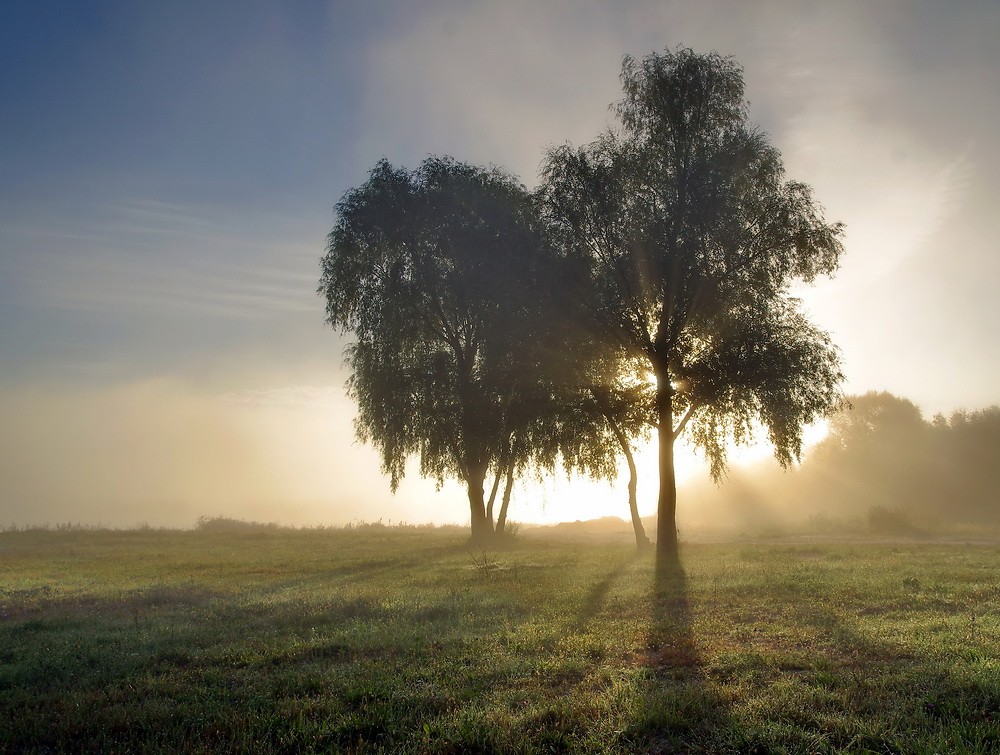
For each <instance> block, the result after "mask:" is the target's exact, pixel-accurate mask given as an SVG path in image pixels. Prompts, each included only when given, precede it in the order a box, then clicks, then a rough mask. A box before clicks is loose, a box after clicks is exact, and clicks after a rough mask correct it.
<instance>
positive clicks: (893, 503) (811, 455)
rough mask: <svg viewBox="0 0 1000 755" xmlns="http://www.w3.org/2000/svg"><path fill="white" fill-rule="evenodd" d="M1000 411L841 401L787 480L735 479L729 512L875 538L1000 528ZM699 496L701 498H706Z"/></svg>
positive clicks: (751, 472)
mask: <svg viewBox="0 0 1000 755" xmlns="http://www.w3.org/2000/svg"><path fill="white" fill-rule="evenodd" d="M998 460H1000V407H998V406H991V407H989V408H986V409H981V410H978V411H967V410H960V411H956V412H954V413H952V414H951V416H950V417H945V416H944V415H941V414H938V415H935V416H934V417H933V418H931V419H929V420H928V419H926V418H924V417H923V416H922V414H921V412H920V409H919V408H918V407H917V406H916V404H914V403H913V402H912V401H909V400H908V399H905V398H901V397H899V396H895V395H893V394H891V393H887V392H870V393H866V394H864V395H860V396H850V397H848V400H847V403H846V404H845V406H844V407H843V408H842V409H841V410H839V411H838V412H836V413H835V414H833V415H832V416H831V418H830V429H829V433H828V435H827V436H826V437H825V438H824V439H823V440H821V441H820V442H819V443H817V444H816V446H815V447H814V448H812V449H810V450H809V452H808V453H806V454H805V456H804V458H803V460H802V463H801V465H799V466H798V467H797V468H796V469H795V470H794V471H792V472H786V473H782V472H781V471H779V470H776V469H772V470H770V471H769V470H764V469H760V468H749V469H739V470H732V472H731V474H730V477H729V480H728V481H727V482H726V484H724V485H722V486H721V487H720V488H719V489H717V490H715V491H713V492H712V493H711V497H712V498H715V499H717V500H718V502H719V503H722V504H724V505H725V508H728V509H731V510H735V509H740V508H746V509H749V510H751V511H752V510H754V509H755V508H758V507H761V508H763V509H765V510H766V509H770V510H778V511H781V512H782V513H792V514H794V513H798V514H800V516H801V517H805V516H808V515H815V514H822V515H825V516H830V517H833V518H837V517H841V518H843V517H848V518H850V517H860V518H868V519H869V520H870V522H869V524H870V525H871V527H872V528H873V529H875V530H880V529H882V530H886V531H896V532H897V533H900V532H903V531H905V530H906V529H907V528H912V529H917V528H923V527H928V526H930V527H947V526H948V525H990V526H994V527H995V526H996V525H998V524H1000V464H998ZM696 495H700V496H706V495H707V494H706V493H705V492H704V491H699V492H698V493H696Z"/></svg>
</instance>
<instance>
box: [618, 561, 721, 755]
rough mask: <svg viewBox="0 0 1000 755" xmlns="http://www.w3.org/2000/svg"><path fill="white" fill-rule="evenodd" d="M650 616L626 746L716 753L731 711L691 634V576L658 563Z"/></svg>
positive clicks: (675, 566)
mask: <svg viewBox="0 0 1000 755" xmlns="http://www.w3.org/2000/svg"><path fill="white" fill-rule="evenodd" d="M652 573H653V580H652V585H651V593H652V594H651V598H652V600H651V615H650V624H649V632H648V634H647V638H646V647H645V648H644V649H643V650H642V652H641V654H640V663H641V664H642V665H643V666H644V667H645V668H646V670H647V674H646V676H645V678H644V680H643V683H642V688H641V690H640V703H639V706H638V708H637V710H636V715H635V719H634V721H633V724H632V726H631V727H630V729H629V730H628V731H627V732H625V735H624V738H625V743H626V744H627V745H628V746H629V747H630V748H631V749H632V751H635V752H655V753H660V752H712V751H716V750H718V749H719V744H720V742H722V741H724V739H725V737H720V734H721V733H722V732H723V731H725V730H727V729H729V728H730V726H731V719H730V714H729V710H728V707H727V705H726V703H725V701H724V699H723V698H722V696H721V695H720V694H719V693H718V691H717V690H716V689H715V687H714V686H713V685H712V683H711V681H710V680H709V679H708V677H707V675H706V674H705V672H704V668H703V662H702V658H701V656H700V654H699V652H698V648H697V643H696V642H695V639H694V633H693V630H692V611H691V603H690V599H689V597H688V587H687V575H686V574H685V572H684V568H683V566H681V563H680V561H679V560H676V559H663V558H657V560H656V562H655V564H654V567H653V570H652Z"/></svg>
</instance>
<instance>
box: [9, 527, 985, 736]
mask: <svg viewBox="0 0 1000 755" xmlns="http://www.w3.org/2000/svg"><path fill="white" fill-rule="evenodd" d="M998 555H1000V552H998V549H997V547H996V546H995V545H966V544H962V543H948V544H943V543H938V544H935V543H920V544H914V543H866V544H845V543H836V544H815V543H810V544H803V543H780V542H779V543H768V544H763V543H756V544H755V543H735V544H734V543H728V544H704V545H693V544H688V545H686V546H684V548H683V554H682V557H683V570H676V569H674V570H668V571H664V572H662V573H658V571H657V570H656V569H655V568H654V562H653V559H652V558H651V557H650V556H639V557H637V556H636V555H635V554H634V552H633V549H632V548H631V547H630V546H629V545H628V544H627V543H614V542H605V543H601V542H586V543H584V542H574V541H571V540H554V539H549V540H546V539H544V537H543V536H537V535H536V536H532V537H527V536H525V537H522V538H521V539H520V540H519V541H518V542H517V543H516V544H515V545H514V546H513V547H511V548H510V549H509V550H505V551H502V552H497V553H484V552H478V551H476V552H470V551H469V550H467V549H466V548H465V547H464V533H462V532H459V531H448V530H443V531H442V530H437V531H435V530H426V529H386V528H379V527H369V528H360V529H356V530H354V531H340V530H325V531H324V530H308V531H287V530H284V531H283V530H270V531H269V530H262V531H256V532H255V531H247V532H208V531H190V532H169V531H150V530H136V531H123V532H106V531H105V532H102V531H38V530H35V531H25V532H6V533H0V750H3V751H21V750H37V751H51V750H58V751H63V750H71V751H72V750H87V751H117V752H128V751H143V752H147V751H155V750H178V749H179V750H189V751H206V752H218V751H226V750H252V751H255V752H269V751H302V750H306V751H309V750H319V751H362V752H369V751H371V752H379V751H384V752H407V751H408V752H563V751H565V752H677V751H681V752H688V751H695V752H698V751H706V752H727V751H738V752H780V751H788V752H825V751H849V752H866V751H871V752H928V753H929V752H970V751H971V752H976V751H979V752H990V751H992V752H996V751H998V750H1000V650H998V649H1000V558H998Z"/></svg>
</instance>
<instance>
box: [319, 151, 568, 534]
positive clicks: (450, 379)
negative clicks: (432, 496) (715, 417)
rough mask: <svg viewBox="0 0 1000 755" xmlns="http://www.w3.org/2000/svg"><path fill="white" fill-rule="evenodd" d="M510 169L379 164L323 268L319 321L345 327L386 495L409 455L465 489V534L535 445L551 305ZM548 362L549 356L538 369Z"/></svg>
mask: <svg viewBox="0 0 1000 755" xmlns="http://www.w3.org/2000/svg"><path fill="white" fill-rule="evenodd" d="M536 217H537V215H536V213H535V212H534V205H533V203H532V199H531V196H530V195H529V194H528V192H527V191H526V190H525V188H524V187H523V186H522V185H521V184H519V183H518V182H517V181H516V180H515V179H514V178H512V177H511V176H509V175H508V174H506V173H504V172H502V171H500V170H499V169H495V168H480V167H477V166H471V165H467V164H464V163H461V162H457V161H455V160H452V159H450V158H429V159H427V160H426V161H424V162H423V163H422V164H421V165H420V167H419V168H418V169H417V170H415V171H407V170H404V169H399V168H394V167H393V166H392V165H390V164H389V163H388V162H387V161H385V160H382V161H380V162H379V163H378V164H377V165H376V166H375V168H374V169H373V170H372V171H371V173H370V176H369V179H368V181H367V182H366V183H365V184H364V185H362V186H361V187H359V188H356V189H353V190H351V191H349V192H347V194H345V196H344V197H343V198H342V199H341V201H340V202H339V203H338V204H337V206H336V223H335V225H334V227H333V230H332V231H331V233H330V235H329V244H328V248H327V254H326V256H325V257H324V258H323V261H322V278H321V281H320V289H319V290H320V293H321V294H322V295H323V296H325V298H326V314H327V320H328V321H329V322H330V323H331V324H332V325H334V326H335V327H338V328H341V329H343V330H346V331H350V332H351V333H352V334H353V336H354V343H353V344H352V345H351V346H350V347H349V350H348V352H347V358H348V362H349V364H350V367H351V370H352V374H351V377H350V380H349V390H350V393H351V394H352V396H353V397H354V398H355V399H356V401H357V403H358V417H357V420H356V430H357V433H358V435H359V437H360V438H361V439H362V440H364V441H367V442H370V443H372V444H373V445H374V446H375V447H376V448H377V449H378V450H379V452H380V455H381V458H382V465H383V468H384V469H385V471H386V472H387V473H388V474H389V475H390V478H391V484H392V486H393V488H394V489H395V487H396V486H397V485H398V483H399V481H400V479H401V478H402V476H403V474H404V472H405V467H406V462H407V459H408V458H410V457H411V456H416V457H417V458H418V459H419V464H420V473H421V474H422V475H425V476H429V477H432V478H434V479H436V480H438V482H439V483H440V482H442V481H443V480H444V479H445V478H446V477H456V478H458V479H460V480H462V481H464V482H465V483H466V486H467V489H468V495H469V503H470V510H471V516H472V529H473V537H474V538H478V539H481V538H485V537H488V535H489V534H490V533H491V532H492V522H491V521H488V520H487V516H486V511H485V505H484V492H483V484H484V480H485V478H486V475H487V473H488V471H489V470H490V469H493V470H494V472H495V473H496V474H498V475H499V474H500V473H501V472H503V471H506V470H507V469H508V468H511V467H512V466H516V465H523V464H524V463H525V462H526V458H527V457H528V456H529V455H531V454H532V453H534V452H535V451H536V449H537V448H541V447H542V444H536V443H533V442H532V441H531V435H532V433H533V432H535V431H536V429H537V427H538V425H539V419H540V417H541V415H542V412H541V411H540V410H538V409H537V405H538V404H539V403H540V402H541V401H542V399H544V397H545V391H546V382H545V376H544V374H543V372H542V369H541V367H542V363H543V361H542V359H541V357H540V355H541V353H542V349H544V348H545V347H546V346H548V345H550V339H549V334H550V329H547V324H548V323H547V319H546V318H545V317H544V316H543V315H542V314H541V313H540V312H539V311H538V310H539V307H541V306H543V305H544V304H547V303H549V302H551V301H552V300H553V294H552V293H551V292H550V291H549V290H548V288H549V287H551V283H552V281H553V280H554V275H553V273H552V271H551V270H548V271H543V270H542V267H543V266H544V265H545V264H546V262H551V261H552V260H553V259H554V258H553V257H552V256H551V255H546V254H545V249H546V241H545V234H544V233H542V229H541V228H540V227H539V224H538V222H537V220H536ZM546 364H551V360H549V361H548V362H546Z"/></svg>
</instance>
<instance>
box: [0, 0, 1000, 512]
mask: <svg viewBox="0 0 1000 755" xmlns="http://www.w3.org/2000/svg"><path fill="white" fill-rule="evenodd" d="M997 40H1000V4H997V3H995V2H989V1H988V0H983V1H982V2H971V1H970V2H947V3H944V2H917V1H907V2H892V1H890V0H882V1H880V2H871V1H870V0H868V1H866V2H822V3H819V2H814V3H793V2H735V1H734V2H720V3H714V2H583V1H574V2H539V1H538V0H528V1H525V2H519V1H517V0H508V1H506V2H479V3H476V2H458V1H454V2H443V1H442V2H406V1H405V0H398V1H397V2H378V1H377V0H372V1H369V2H355V3H348V2H318V1H315V2H307V1H305V0H303V1H302V2H278V1H277V0H274V1H272V2H257V1H255V0H242V1H241V2H239V3H206V2H145V1H142V0H136V1H129V2H125V1H124V0H121V1H119V2H98V1H97V0H93V1H88V2H80V1H79V0H71V1H66V2H55V1H54V0H52V1H49V0H34V1H32V2H28V1H27V0H25V1H20V0H12V1H9V2H4V3H2V4H0V72H2V73H0V103H2V104H0V523H3V524H6V523H11V522H14V523H18V524H31V523H41V522H52V523H55V522H66V521H74V522H84V523H103V524H108V525H126V526H127V525H132V524H135V523H139V522H148V523H150V524H154V525H161V524H162V525H186V526H189V525H191V524H192V523H193V522H194V520H195V518H196V517H198V516H201V515H226V516H237V517H241V518H248V519H265V520H278V521H282V522H287V523H296V524H301V523H319V522H328V523H329V522H346V521H352V520H358V519H365V520H369V521H371V520H377V519H379V518H381V519H384V520H392V521H399V520H408V521H411V522H418V521H427V520H435V521H439V522H441V521H455V522H463V521H465V520H466V518H467V516H468V505H467V503H466V501H465V498H464V493H463V491H462V489H461V488H460V487H459V486H457V485H448V486H446V487H445V489H444V490H442V491H441V492H439V493H435V491H434V486H433V484H432V483H428V482H421V481H419V480H417V479H416V478H415V477H414V479H409V478H408V479H407V481H406V482H405V483H404V485H403V487H402V488H401V490H400V491H399V492H398V493H397V494H396V495H395V496H392V495H390V493H389V491H388V483H387V481H386V480H385V478H383V477H382V476H381V475H380V473H379V471H378V463H377V460H376V457H375V454H374V452H373V451H371V450H370V449H367V448H365V447H363V446H359V445H358V444H356V443H355V442H354V440H353V433H352V427H351V418H352V414H353V409H352V405H351V402H350V401H349V400H348V399H347V398H345V397H344V394H343V390H342V386H343V382H344V379H345V377H346V372H345V371H344V368H343V365H342V356H341V349H342V347H343V345H344V343H345V340H344V339H343V338H342V337H340V336H338V335H335V334H334V333H333V331H332V330H331V329H330V328H328V327H326V326H325V325H324V324H323V306H322V301H321V300H320V299H319V298H318V297H317V295H316V294H315V288H316V282H317V278H318V261H319V258H320V256H321V255H322V254H323V251H324V244H325V235H326V233H327V232H328V231H329V229H330V226H331V224H332V222H333V215H332V207H333V204H334V203H335V202H336V201H337V200H338V199H339V197H340V196H341V195H342V194H343V192H344V191H345V190H347V189H348V188H350V187H352V186H356V185H358V184H360V183H362V182H363V181H364V180H365V178H366V172H367V170H368V169H369V168H370V167H371V166H372V165H373V164H374V163H375V161H376V160H377V159H379V158H380V157H382V156H385V157H386V158H388V159H389V160H390V161H391V162H393V163H395V164H401V165H406V166H410V167H415V166H416V165H417V164H418V163H419V162H420V160H422V159H423V158H424V157H425V156H427V155H428V154H432V153H433V154H451V155H454V156H455V157H457V158H460V159H462V160H466V161H470V162H476V163H489V162H492V163H496V164H499V165H502V166H504V167H506V168H508V169H509V170H511V171H513V172H514V173H516V174H518V175H519V176H521V177H522V179H523V180H524V182H525V183H526V184H527V185H529V186H532V185H534V184H535V183H536V180H537V178H536V175H537V169H538V165H539V161H540V159H541V157H542V155H543V152H544V150H545V149H546V147H548V146H550V145H554V144H559V143H562V142H565V141H572V142H574V143H581V142H586V141H588V140H590V139H591V138H593V137H594V136H595V135H596V133H597V132H598V131H599V130H600V129H601V128H602V127H603V126H604V125H605V124H606V123H607V122H608V120H609V117H610V114H609V112H608V105H609V104H610V103H611V102H613V101H614V100H616V99H617V98H618V97H619V93H620V90H619V81H618V73H619V71H620V66H621V58H622V56H623V55H624V54H627V53H628V54H633V55H636V56H641V55H643V54H645V53H647V52H650V51H653V50H662V49H663V48H664V47H667V46H671V47H673V46H675V45H678V44H685V45H688V46H691V47H693V48H694V49H696V50H699V51H709V50H718V51H719V52H722V53H724V54H732V55H734V56H735V57H736V59H737V60H738V61H739V62H740V63H741V64H742V65H743V67H744V69H745V77H746V83H747V96H748V98H749V100H750V107H751V114H752V118H753V119H754V120H755V121H756V122H757V123H758V124H759V125H760V126H761V127H762V128H763V129H765V130H766V131H767V132H768V133H769V134H770V136H771V139H772V141H773V142H774V144H775V145H776V146H777V147H778V148H779V149H780V150H781V152H782V154H783V156H784V158H785V162H786V166H787V168H788V173H789V176H790V177H792V178H795V179H798V180H802V181H805V182H807V183H809V184H811V185H812V186H813V189H814V191H815V194H816V196H817V198H818V199H819V200H820V201H821V202H822V203H823V204H824V205H825V207H826V210H827V216H828V218H829V219H831V220H841V221H844V222H845V223H846V225H847V236H846V239H845V244H846V255H845V257H844V261H843V267H842V269H841V271H840V273H839V274H838V275H837V277H836V278H835V279H833V280H832V281H823V282H820V283H819V284H817V285H816V286H814V287H813V288H811V289H809V290H805V291H803V292H802V294H801V295H802V296H803V298H804V299H805V301H806V303H807V305H808V308H809V310H810V311H811V312H812V314H813V316H814V318H815V319H816V320H817V321H818V322H819V323H820V324H822V325H823V326H824V327H826V328H827V329H829V330H830V331H831V332H832V334H833V336H834V339H835V341H836V343H837V344H838V345H839V346H840V347H841V349H842V352H843V357H844V362H845V366H846V372H847V376H848V379H849V380H848V384H847V386H846V389H847V390H848V391H849V392H863V391H866V390H869V389H879V390H889V391H892V392H893V393H896V394H899V395H902V396H905V397H907V398H910V399H912V400H913V401H915V402H916V403H917V404H919V405H920V406H921V408H922V409H923V410H924V411H925V413H926V414H928V415H929V414H932V413H934V412H937V411H944V412H946V413H947V412H950V411H951V410H953V409H955V408H958V407H963V406H964V407H968V408H979V407H983V406H986V405H989V404H994V403H997V402H1000V386H998V380H997V375H998V373H1000V349H998V347H997V337H996V335H995V328H996V326H997V322H998V319H1000V318H998V311H1000V305H998V303H997V296H998V294H1000V283H998V280H1000V211H998V208H997V198H998V197H1000V191H998V189H1000V140H998V139H997V124H998V123H1000V45H998V44H997ZM654 482H655V481H654V480H653V479H651V478H644V480H643V481H642V482H641V487H640V497H641V507H642V509H643V511H644V512H651V511H652V510H653V509H654V508H655V506H654V498H655V484H654ZM624 498H625V494H624V484H621V485H619V486H617V487H616V488H612V487H609V486H607V485H602V486H598V487H590V486H588V487H584V486H581V485H579V484H577V483H574V484H573V485H566V484H565V483H560V484H555V483H549V484H548V485H546V486H545V487H544V488H542V489H539V488H536V487H530V488H529V487H524V486H522V488H520V489H519V491H517V492H516V493H515V499H514V502H513V503H512V510H511V517H512V518H514V519H521V520H547V521H553V520H564V519H576V518H586V517H590V516H595V515H600V514H617V515H622V516H626V515H627V511H626V508H625V504H624ZM679 516H680V518H681V520H682V521H683V518H684V516H685V512H684V501H683V497H682V499H681V502H680V514H679Z"/></svg>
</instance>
